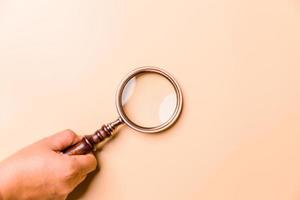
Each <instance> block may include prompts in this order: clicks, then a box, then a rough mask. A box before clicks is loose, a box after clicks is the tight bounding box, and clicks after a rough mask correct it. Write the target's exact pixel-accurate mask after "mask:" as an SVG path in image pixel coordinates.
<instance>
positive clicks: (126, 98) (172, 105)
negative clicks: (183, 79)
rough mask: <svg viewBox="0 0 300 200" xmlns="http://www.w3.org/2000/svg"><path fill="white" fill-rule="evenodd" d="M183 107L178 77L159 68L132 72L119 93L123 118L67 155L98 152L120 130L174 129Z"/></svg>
mask: <svg viewBox="0 0 300 200" xmlns="http://www.w3.org/2000/svg"><path fill="white" fill-rule="evenodd" d="M182 104H183V97H182V92H181V89H180V87H179V85H178V83H177V81H176V80H175V79H174V77H173V76H172V75H171V74H169V73H168V72H166V71H165V70H163V69H160V68H157V67H141V68H137V69H135V70H133V71H131V72H130V73H129V74H128V75H127V76H126V77H125V78H124V79H123V80H122V81H121V83H120V85H119V87H118V89H117V93H116V107H117V111H118V114H119V118H118V119H117V120H115V121H113V122H111V123H108V124H106V125H103V126H102V127H101V128H100V129H98V130H97V131H96V132H95V133H94V134H92V135H86V136H84V137H83V138H82V140H81V141H80V142H79V143H77V144H75V145H73V146H71V147H69V148H67V149H66V150H64V151H63V153H65V154H68V155H82V154H87V153H90V152H92V151H96V146H97V144H98V143H101V142H103V141H104V140H107V139H109V138H111V137H112V136H113V135H114V134H115V132H116V129H117V127H119V126H121V125H124V124H125V125H127V126H128V127H130V128H132V129H134V130H135V131H138V132H141V133H158V132H162V131H164V130H166V129H168V128H170V127H171V126H172V125H173V124H174V123H175V122H176V120H177V119H178V117H179V115H180V113H181V110H182Z"/></svg>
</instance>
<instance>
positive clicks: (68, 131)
mask: <svg viewBox="0 0 300 200" xmlns="http://www.w3.org/2000/svg"><path fill="white" fill-rule="evenodd" d="M63 133H64V134H65V136H66V137H67V138H70V139H72V138H74V137H76V136H77V135H76V133H75V132H74V131H72V130H71V129H66V130H64V131H63Z"/></svg>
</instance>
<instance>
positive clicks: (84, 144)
mask: <svg viewBox="0 0 300 200" xmlns="http://www.w3.org/2000/svg"><path fill="white" fill-rule="evenodd" d="M111 136H112V131H111V130H110V129H109V127H107V126H106V125H103V126H102V127H101V129H99V130H97V131H96V132H95V133H94V134H92V135H85V136H84V137H83V138H82V140H81V141H80V142H78V143H77V144H75V145H72V146H70V147H68V148H67V149H65V150H64V151H63V153H64V154H67V155H84V154H88V153H90V152H92V151H96V149H97V144H98V143H100V142H102V141H104V140H105V139H106V138H109V137H111Z"/></svg>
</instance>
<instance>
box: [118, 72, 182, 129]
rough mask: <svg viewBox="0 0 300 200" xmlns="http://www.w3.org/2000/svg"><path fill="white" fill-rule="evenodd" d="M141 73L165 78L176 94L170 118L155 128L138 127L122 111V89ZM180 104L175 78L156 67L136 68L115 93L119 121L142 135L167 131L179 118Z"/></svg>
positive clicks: (179, 94)
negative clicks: (174, 105) (154, 74)
mask: <svg viewBox="0 0 300 200" xmlns="http://www.w3.org/2000/svg"><path fill="white" fill-rule="evenodd" d="M142 73H156V74H158V75H162V76H163V77H164V78H166V79H167V80H168V81H169V82H170V83H171V84H172V86H173V87H174V90H175V93H176V100H177V101H176V107H175V110H174V113H173V114H172V116H171V117H170V118H169V119H168V121H166V122H164V123H162V124H159V125H157V126H152V127H144V126H140V125H138V124H136V123H134V122H133V121H132V120H130V119H129V118H128V117H127V115H126V114H125V111H124V109H123V105H122V94H123V91H124V88H125V86H126V84H127V83H128V82H129V81H130V80H131V79H132V78H133V77H135V76H137V75H139V74H142ZM182 104H183V97H182V92H181V89H180V86H179V84H178V83H177V81H176V80H175V78H174V77H173V76H172V75H171V74H169V73H168V72H166V71H165V70H163V69H161V68H158V67H151V66H146V67H140V68H137V69H135V70H133V71H131V72H130V73H129V74H128V75H127V76H126V77H125V78H124V79H123V80H122V81H121V83H120V84H119V87H118V89H117V93H116V107H117V111H118V114H119V117H120V120H122V122H124V123H125V124H126V125H128V126H129V127H130V128H132V129H134V130H136V131H139V132H142V133H158V132H161V131H164V130H166V129H168V128H169V127H170V126H172V125H173V124H174V123H175V122H176V120H177V119H178V117H179V116H180V113H181V111H182Z"/></svg>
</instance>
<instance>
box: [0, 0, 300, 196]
mask: <svg viewBox="0 0 300 200" xmlns="http://www.w3.org/2000/svg"><path fill="white" fill-rule="evenodd" d="M299 24H300V2H299V1H297V0H275V1H272V0H246V1H238V0H212V1H204V0H197V1H171V0H170V1H169V0H165V1H156V0H151V1H138V0H135V1H134V0H129V1H78V0H66V1H57V0H53V1H31V0H28V1H16V0H11V1H8V0H2V1H0V95H1V98H0V136H1V140H0V146H1V150H0V159H3V158H4V157H6V156H8V155H10V154H11V153H13V152H14V151H16V150H17V149H19V148H21V147H23V146H25V145H28V144H30V143H32V142H34V141H35V140H38V139H39V138H41V137H45V136H47V135H49V134H52V133H54V132H57V131H60V130H63V129H66V128H71V129H73V130H74V131H77V132H78V133H79V134H89V133H92V132H93V131H94V130H95V129H97V128H99V126H100V125H101V124H102V123H107V122H109V121H110V120H113V119H114V118H115V117H116V110H115V105H114V94H115V89H116V87H117V84H118V82H119V80H121V78H122V77H123V76H124V74H126V73H127V72H128V71H129V70H131V69H133V68H135V67H139V66H143V65H155V66H161V67H164V68H165V69H166V70H168V71H170V72H171V73H172V74H174V75H175V76H176V78H177V79H178V81H179V82H180V84H181V86H182V89H183V92H184V100H185V107H184V110H183V113H182V117H181V118H180V120H179V121H178V123H177V124H176V126H174V127H173V128H172V129H171V130H169V131H167V132H166V133H164V134H159V135H147V134H138V133H136V132H134V131H132V130H130V129H128V128H123V129H122V130H121V131H120V134H119V136H118V137H117V138H116V139H115V140H113V141H111V142H110V143H109V144H108V145H107V146H105V148H104V149H103V151H102V152H99V153H98V154H97V156H98V158H99V162H100V165H101V170H100V171H98V172H97V173H94V174H93V176H91V177H90V178H89V179H88V180H87V181H86V182H85V183H83V184H82V185H81V186H80V188H78V189H77V190H76V191H75V192H74V193H73V194H72V195H71V196H70V198H69V199H86V200H96V199H101V200H129V199H130V200H132V199H145V200H150V199H151V200H152V199H173V200H183V199H195V200H196V199H205V200H219V199H222V200H241V199H243V200H253V199H255V200H266V199H272V200H298V199H299V198H300V126H299V125H300V77H299V74H300V68H299V66H300V56H299V55H300V26H299Z"/></svg>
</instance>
